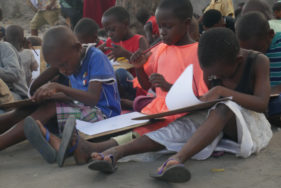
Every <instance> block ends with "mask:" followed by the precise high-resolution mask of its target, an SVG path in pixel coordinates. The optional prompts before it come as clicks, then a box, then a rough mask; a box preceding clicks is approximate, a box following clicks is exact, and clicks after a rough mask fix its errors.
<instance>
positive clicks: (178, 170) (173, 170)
mask: <svg viewBox="0 0 281 188" xmlns="http://www.w3.org/2000/svg"><path fill="white" fill-rule="evenodd" d="M171 160H175V159H168V160H167V161H166V162H165V163H164V164H163V165H162V167H161V169H160V170H159V171H158V172H157V173H150V176H151V177H152V178H155V179H158V180H163V181H167V182H174V183H180V182H186V181H188V180H190V177H191V174H190V172H189V171H188V170H187V169H186V168H185V166H184V165H183V164H177V165H173V166H171V167H168V168H167V169H166V170H164V169H165V167H166V166H167V164H168V162H169V161H171Z"/></svg>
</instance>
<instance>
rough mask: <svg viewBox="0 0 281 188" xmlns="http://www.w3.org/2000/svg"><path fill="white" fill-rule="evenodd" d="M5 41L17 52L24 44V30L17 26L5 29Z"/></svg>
mask: <svg viewBox="0 0 281 188" xmlns="http://www.w3.org/2000/svg"><path fill="white" fill-rule="evenodd" d="M5 41H7V42H9V43H11V44H12V45H13V46H14V47H15V48H16V49H17V50H18V51H20V50H21V48H22V47H23V43H24V30H23V28H22V27H21V26H19V25H10V26H8V27H7V28H6V34H5Z"/></svg>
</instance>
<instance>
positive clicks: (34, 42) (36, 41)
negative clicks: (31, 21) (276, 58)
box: [27, 36, 42, 46]
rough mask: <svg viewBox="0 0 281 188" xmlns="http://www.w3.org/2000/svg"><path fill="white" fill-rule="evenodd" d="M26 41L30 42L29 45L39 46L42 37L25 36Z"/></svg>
mask: <svg viewBox="0 0 281 188" xmlns="http://www.w3.org/2000/svg"><path fill="white" fill-rule="evenodd" d="M27 41H28V42H30V44H31V46H41V45H42V39H41V38H40V37H37V36H30V37H28V38H27Z"/></svg>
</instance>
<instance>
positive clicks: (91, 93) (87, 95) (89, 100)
mask: <svg viewBox="0 0 281 188" xmlns="http://www.w3.org/2000/svg"><path fill="white" fill-rule="evenodd" d="M101 90H102V83H101V82H97V81H92V82H89V86H88V91H82V90H78V89H74V88H71V87H67V86H64V85H62V84H58V83H55V82H52V83H47V84H45V85H43V86H42V87H40V88H39V89H38V90H37V91H36V93H35V94H34V96H33V97H32V98H33V99H34V100H35V101H42V100H45V99H48V98H51V97H53V96H55V95H56V94H58V93H63V94H64V95H65V96H66V97H69V98H71V99H72V100H77V101H79V102H81V103H83V104H85V105H88V106H96V104H97V103H98V101H99V99H100V95H101Z"/></svg>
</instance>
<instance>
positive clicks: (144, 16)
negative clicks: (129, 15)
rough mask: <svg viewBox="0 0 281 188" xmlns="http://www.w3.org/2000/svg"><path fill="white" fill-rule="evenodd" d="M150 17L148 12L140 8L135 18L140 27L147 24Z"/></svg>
mask: <svg viewBox="0 0 281 188" xmlns="http://www.w3.org/2000/svg"><path fill="white" fill-rule="evenodd" d="M150 16H151V15H150V13H149V11H148V10H147V9H145V8H140V9H139V10H138V11H137V13H136V18H137V20H138V21H139V22H140V23H141V24H142V25H144V24H145V23H146V22H147V20H148V19H149V18H150Z"/></svg>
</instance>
